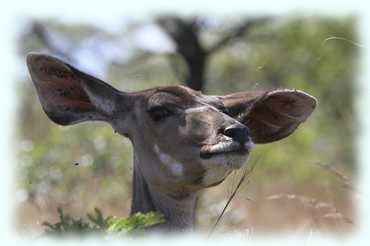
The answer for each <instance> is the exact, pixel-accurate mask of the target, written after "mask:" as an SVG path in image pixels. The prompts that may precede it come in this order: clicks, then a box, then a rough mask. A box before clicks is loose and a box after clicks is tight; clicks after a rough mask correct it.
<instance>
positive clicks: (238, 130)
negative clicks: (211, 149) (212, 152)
mask: <svg viewBox="0 0 370 246" xmlns="http://www.w3.org/2000/svg"><path fill="white" fill-rule="evenodd" d="M224 135H225V136H228V137H230V138H232V139H233V140H235V141H237V142H239V143H242V144H243V143H245V142H247V141H248V140H249V130H248V128H247V127H246V126H244V125H241V124H233V125H231V126H228V127H226V128H225V130H224Z"/></svg>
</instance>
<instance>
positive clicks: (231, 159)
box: [201, 153, 249, 187]
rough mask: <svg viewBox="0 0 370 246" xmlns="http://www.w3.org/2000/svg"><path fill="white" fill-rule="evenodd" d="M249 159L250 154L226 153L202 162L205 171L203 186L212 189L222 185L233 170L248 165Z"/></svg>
mask: <svg viewBox="0 0 370 246" xmlns="http://www.w3.org/2000/svg"><path fill="white" fill-rule="evenodd" d="M248 159H249V153H243V154H240V153H225V154H219V155H215V156H212V157H211V158H209V159H206V160H202V161H201V163H202V166H203V168H204V169H205V172H204V175H203V179H202V184H203V185H204V186H206V187H211V186H214V185H217V184H219V183H221V182H222V181H223V180H224V179H225V178H226V177H227V176H228V175H229V174H230V173H231V172H232V171H233V170H237V169H240V168H241V167H243V166H244V165H246V163H247V161H248Z"/></svg>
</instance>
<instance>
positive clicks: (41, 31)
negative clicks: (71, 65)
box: [31, 21, 74, 62]
mask: <svg viewBox="0 0 370 246" xmlns="http://www.w3.org/2000/svg"><path fill="white" fill-rule="evenodd" d="M31 32H32V33H33V34H34V35H35V36H36V37H37V39H38V40H39V41H40V42H41V43H42V44H43V45H44V46H45V47H46V48H47V49H48V50H49V51H50V52H51V53H53V54H55V55H57V56H60V57H63V58H64V59H66V60H68V61H70V62H74V58H73V57H72V56H71V55H70V54H69V53H68V52H66V51H64V50H63V49H62V48H61V47H59V46H58V45H57V44H56V43H55V42H53V40H52V39H51V35H50V33H49V31H48V30H47V28H46V27H45V26H44V25H42V24H41V23H39V22H37V21H35V22H33V23H32V27H31Z"/></svg>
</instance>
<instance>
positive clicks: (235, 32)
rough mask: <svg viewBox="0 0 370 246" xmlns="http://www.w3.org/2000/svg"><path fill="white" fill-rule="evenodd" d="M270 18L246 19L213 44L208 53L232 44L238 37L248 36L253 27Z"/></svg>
mask: <svg viewBox="0 0 370 246" xmlns="http://www.w3.org/2000/svg"><path fill="white" fill-rule="evenodd" d="M269 20H270V18H267V17H264V18H256V19H248V20H245V21H244V22H243V23H241V24H239V25H238V26H236V27H234V28H233V29H232V30H231V31H230V32H229V33H228V34H226V35H225V36H224V37H222V38H221V39H220V40H219V41H218V42H216V43H215V44H214V45H213V46H211V47H210V48H209V49H208V50H207V53H208V54H213V53H214V52H216V51H218V50H219V49H221V48H223V47H225V46H226V45H228V44H230V43H231V42H234V41H236V40H237V39H239V38H242V37H244V36H246V35H247V34H248V33H249V31H250V30H251V29H252V27H254V26H256V25H260V24H264V23H266V22H267V21H269Z"/></svg>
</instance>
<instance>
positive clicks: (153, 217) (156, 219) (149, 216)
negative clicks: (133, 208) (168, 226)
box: [108, 212, 165, 234]
mask: <svg viewBox="0 0 370 246" xmlns="http://www.w3.org/2000/svg"><path fill="white" fill-rule="evenodd" d="M164 222H165V220H164V218H163V216H162V215H161V214H158V213H155V212H149V213H146V214H143V213H140V212H138V213H135V214H133V215H131V216H130V217H128V218H125V219H115V220H113V221H112V222H111V223H110V225H109V228H108V232H109V233H125V234H126V233H127V234H137V233H141V232H143V230H144V229H145V228H147V227H150V226H152V225H156V224H161V223H164Z"/></svg>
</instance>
